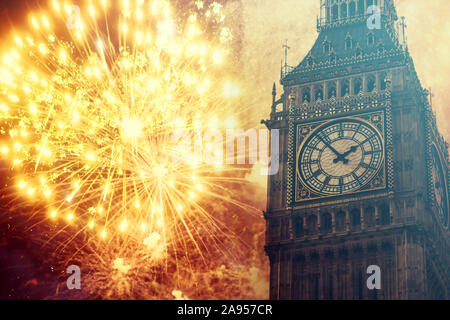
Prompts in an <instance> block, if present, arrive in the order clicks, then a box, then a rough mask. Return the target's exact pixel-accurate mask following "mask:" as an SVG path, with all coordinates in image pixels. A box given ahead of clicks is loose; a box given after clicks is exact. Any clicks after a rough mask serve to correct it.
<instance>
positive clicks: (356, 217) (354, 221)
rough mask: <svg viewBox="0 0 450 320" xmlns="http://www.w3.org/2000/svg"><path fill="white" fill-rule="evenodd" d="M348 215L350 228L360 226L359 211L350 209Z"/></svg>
mask: <svg viewBox="0 0 450 320" xmlns="http://www.w3.org/2000/svg"><path fill="white" fill-rule="evenodd" d="M350 217H351V219H352V228H353V229H359V228H360V227H361V213H360V212H359V210H358V209H353V210H352V211H350Z"/></svg>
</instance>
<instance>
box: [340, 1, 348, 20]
mask: <svg viewBox="0 0 450 320" xmlns="http://www.w3.org/2000/svg"><path fill="white" fill-rule="evenodd" d="M343 18H347V4H346V3H343V4H342V5H341V19H343Z"/></svg>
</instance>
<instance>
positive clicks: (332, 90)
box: [327, 81, 336, 99]
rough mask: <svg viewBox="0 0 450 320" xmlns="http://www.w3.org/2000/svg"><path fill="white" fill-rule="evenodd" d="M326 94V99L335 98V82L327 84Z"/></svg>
mask: <svg viewBox="0 0 450 320" xmlns="http://www.w3.org/2000/svg"><path fill="white" fill-rule="evenodd" d="M327 88H328V92H327V97H328V99H331V98H336V82H334V81H333V82H329V83H328V84H327Z"/></svg>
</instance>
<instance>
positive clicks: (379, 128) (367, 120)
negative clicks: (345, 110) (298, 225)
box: [294, 111, 387, 203]
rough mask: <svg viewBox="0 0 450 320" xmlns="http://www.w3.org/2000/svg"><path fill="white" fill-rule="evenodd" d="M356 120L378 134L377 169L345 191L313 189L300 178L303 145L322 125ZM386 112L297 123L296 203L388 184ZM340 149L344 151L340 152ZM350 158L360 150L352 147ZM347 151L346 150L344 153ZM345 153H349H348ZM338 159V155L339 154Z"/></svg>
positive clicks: (323, 126)
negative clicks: (358, 184) (378, 154)
mask: <svg viewBox="0 0 450 320" xmlns="http://www.w3.org/2000/svg"><path fill="white" fill-rule="evenodd" d="M346 121H347V122H358V123H362V124H363V125H364V126H366V127H367V128H370V129H371V130H373V131H374V132H375V134H376V135H377V136H378V137H379V141H380V144H381V155H380V157H381V158H380V160H379V165H378V167H377V168H376V172H375V173H373V174H372V175H371V176H370V177H369V178H368V179H367V181H366V182H365V183H364V184H362V185H360V186H359V187H355V188H352V189H351V190H349V191H348V192H335V193H332V192H328V193H327V192H321V191H320V190H317V188H316V189H314V188H312V187H311V185H310V184H309V183H307V182H305V181H303V178H302V174H301V172H300V170H299V161H300V159H299V157H300V155H301V154H302V151H303V150H304V147H305V144H306V143H308V142H309V141H310V139H311V138H312V137H313V136H314V135H317V134H319V135H320V131H321V130H322V129H323V128H327V127H328V126H330V125H333V124H335V123H336V124H337V123H345V122H346ZM385 131H386V130H385V115H384V112H383V111H379V112H373V113H368V114H362V115H358V116H346V117H340V118H334V119H331V120H330V119H329V120H321V121H315V122H308V123H300V124H297V125H296V153H295V154H296V158H295V200H294V201H295V202H297V203H298V202H303V201H310V200H315V199H323V198H328V197H336V196H347V195H352V194H360V193H363V192H368V191H375V190H381V189H385V188H386V187H387V181H386V180H387V178H386V154H385V153H386V150H385V139H386V136H385V135H386V132H385ZM342 152H343V151H342ZM354 152H355V153H354V154H353V153H352V152H350V154H352V156H353V157H356V158H358V157H359V156H360V155H358V154H357V153H358V152H360V151H359V150H354ZM347 153H348V152H347ZM350 154H348V156H350ZM338 158H339V157H338ZM341 160H342V159H341Z"/></svg>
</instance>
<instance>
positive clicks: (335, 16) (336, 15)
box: [331, 4, 339, 21]
mask: <svg viewBox="0 0 450 320" xmlns="http://www.w3.org/2000/svg"><path fill="white" fill-rule="evenodd" d="M331 15H332V18H333V21H336V20H338V19H339V7H338V5H337V4H335V5H334V6H333V8H332V9H331Z"/></svg>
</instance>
